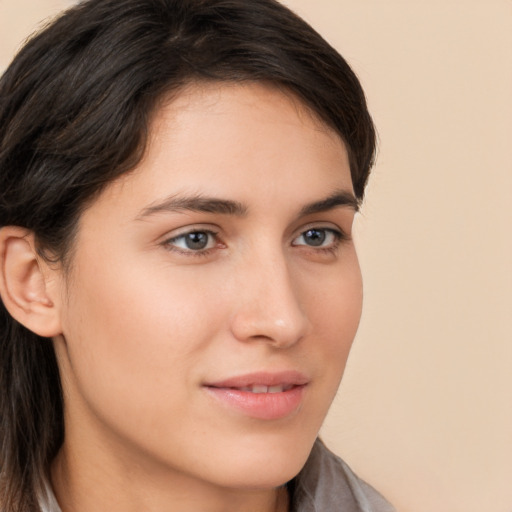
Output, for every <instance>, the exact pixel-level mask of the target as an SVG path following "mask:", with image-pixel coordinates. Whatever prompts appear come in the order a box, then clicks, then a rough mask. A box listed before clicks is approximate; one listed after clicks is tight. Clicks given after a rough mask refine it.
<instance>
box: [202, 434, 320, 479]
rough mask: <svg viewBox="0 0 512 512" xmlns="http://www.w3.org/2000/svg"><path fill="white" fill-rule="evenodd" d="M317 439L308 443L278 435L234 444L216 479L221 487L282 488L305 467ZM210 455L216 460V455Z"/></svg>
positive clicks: (217, 472) (313, 438)
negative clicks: (272, 437)
mask: <svg viewBox="0 0 512 512" xmlns="http://www.w3.org/2000/svg"><path fill="white" fill-rule="evenodd" d="M315 439H316V436H312V437H311V438H308V439H306V440H304V439H300V440H298V439H297V438H296V437H295V436H289V437H288V438H286V439H283V438H282V437H281V436H279V437H277V438H275V439H271V440H269V439H266V440H264V441H263V440H261V439H260V440H255V439H254V438H252V439H249V440H245V441H244V442H238V443H231V446H230V447H229V448H228V449H227V450H226V452H225V453H224V455H223V456H222V459H221V460H222V461H223V462H222V464H219V465H218V466H217V471H216V479H218V480H220V479H221V480H222V482H220V481H219V482H218V483H219V484H220V485H222V486H227V487H232V488H239V489H269V488H276V487H280V486H282V485H284V484H286V482H288V481H290V480H291V479H292V478H294V477H295V476H296V475H297V474H298V473H299V472H300V470H301V469H302V468H303V467H304V464H305V463H306V461H307V459H308V457H309V454H310V452H311V448H312V446H313V443H314V441H315ZM216 451H217V450H216ZM226 454H228V455H226ZM211 455H212V460H213V457H214V456H215V455H214V454H213V453H212V454H211ZM217 460H218V459H217ZM221 468H222V469H221Z"/></svg>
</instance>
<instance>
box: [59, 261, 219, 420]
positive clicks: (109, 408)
mask: <svg viewBox="0 0 512 512" xmlns="http://www.w3.org/2000/svg"><path fill="white" fill-rule="evenodd" d="M89 261H91V260H90V259H89V260H88V262H89ZM121 261H122V260H121ZM113 267H114V268H112V269H111V271H110V272H108V273H106V272H105V271H104V269H101V268H98V266H96V265H91V264H88V265H83V266H82V267H81V268H80V269H79V271H78V272H77V273H76V275H77V276H80V279H77V280H75V281H73V290H74V291H72V292H71V294H70V297H69V306H68V309H67V311H66V318H65V321H64V325H65V328H64V329H65V332H64V334H65V336H66V339H67V341H68V343H67V353H68V357H69V360H70V363H71V364H70V368H72V377H73V379H74V381H75V386H76V387H77V388H78V393H79V394H80V395H81V396H83V397H84V398H85V399H86V401H87V402H88V403H89V406H90V407H93V408H97V409H98V411H96V412H97V413H99V414H103V413H104V414H113V413H115V414H121V415H122V417H124V418H126V414H127V413H132V414H140V413H144V414H147V415H150V414H151V412H152V411H158V410H161V405H162V401H163V402H164V403H166V404H169V405H170V404H175V406H176V407H179V405H180V403H181V401H184V400H186V398H187V397H186V396H185V395H184V393H183V390H185V393H186V390H187V389H191V388H190V386H189V387H187V386H186V384H190V381H191V380H193V379H194V374H193V373H191V372H189V371H187V368H189V369H190V367H192V368H193V367H194V362H196V360H197V359H198V358H199V355H200V353H201V351H202V350H203V347H204V345H206V344H207V343H208V336H207V334H208V333H206V332H204V325H205V323H204V322H205V319H206V318H208V322H206V323H207V325H209V326H210V329H211V330H212V331H214V329H215V327H214V326H213V325H212V321H213V318H212V314H211V312H210V311H209V309H208V304H209V303H210V301H208V297H207V296H206V297H205V296H202V295H201V294H199V293H198V292H197V289H198V288H197V287H194V286H193V283H191V282H190V278H189V279H188V280H187V283H188V284H190V285H191V286H185V285H184V283H180V281H179V279H176V278H174V279H172V280H171V279H169V280H166V279H165V276H166V274H165V273H162V272H157V271H149V272H148V271H147V270H143V268H141V267H140V266H139V267H137V266H136V262H134V261H126V263H120V264H117V265H115V266H113ZM135 269H138V270H135ZM202 326H203V327H202ZM210 334H211V332H210ZM162 395H164V396H162Z"/></svg>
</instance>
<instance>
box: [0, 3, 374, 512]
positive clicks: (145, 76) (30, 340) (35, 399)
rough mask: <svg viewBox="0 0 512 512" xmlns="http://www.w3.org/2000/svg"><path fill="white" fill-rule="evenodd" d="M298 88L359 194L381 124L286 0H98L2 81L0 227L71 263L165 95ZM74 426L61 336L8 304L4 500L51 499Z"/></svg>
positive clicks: (4, 505) (1, 409) (0, 323)
mask: <svg viewBox="0 0 512 512" xmlns="http://www.w3.org/2000/svg"><path fill="white" fill-rule="evenodd" d="M204 80H208V81H219V82H226V81H227V82H239V81H264V82H267V83H270V84H274V85H276V86H278V87H280V88H282V89H284V90H288V91H290V92H291V93H293V94H294V95H295V96H297V97H298V98H299V99H300V100H301V101H303V102H304V104H305V105H307V106H308V107H309V108H310V109H311V110H312V111H313V112H314V113H316V115H318V116H319V117H320V118H321V119H322V120H323V121H324V122H325V123H327V124H328V125H329V126H331V127H332V128H334V129H335V130H336V131H337V133H338V134H339V135H340V136H341V138H342V139H343V140H344V142H345V144H346V146H347V150H348V153H349V159H350V169H351V175H352V181H353V186H354V190H355V194H356V196H357V197H358V198H359V199H361V198H362V196H363V193H364V188H365V184H366V182H367V179H368V174H369V172H370V168H371V166H372V163H373V159H374V154H375V131H374V127H373V123H372V120H371V117H370V115H369V113H368V110H367V106H366V101H365V97H364V94H363V91H362V89H361V86H360V84H359V81H358V79H357V78H356V76H355V74H354V73H353V72H352V70H351V69H350V67H349V66H348V64H347V63H346V62H345V60H344V59H343V58H342V57H341V56H340V55H339V54H338V53H337V52H336V51H335V50H334V49H333V48H332V47H331V46H330V45H329V44H328V43H327V42H326V41H324V40H323V39H322V38H321V37H320V36H319V35H318V34H317V33H316V32H315V31H314V30H313V29H312V28H311V27H310V26H309V25H307V24H306V23H305V22H304V21H303V20H301V19H300V18H299V17H297V16H296V15H294V14H293V13H292V12H291V11H290V10H288V9H287V8H285V7H284V6H282V5H281V4H279V3H278V2H276V1H275V0H250V1H249V0H89V1H84V2H82V3H80V4H79V5H77V6H76V7H74V8H72V9H70V10H68V11H67V12H66V13H64V14H63V15H62V16H61V17H59V18H58V19H56V20H55V21H54V22H53V23H51V24H50V25H49V26H48V27H47V28H45V29H44V30H43V31H42V32H40V33H39V34H38V35H36V36H34V37H33V38H32V39H31V40H30V41H29V42H28V43H27V44H26V45H25V47H24V48H23V49H22V50H21V51H20V52H19V54H18V55H17V56H16V58H15V59H14V61H13V62H12V64H11V65H10V67H9V68H8V69H7V71H6V72H5V74H4V75H3V77H2V78H1V80H0V227H1V226H7V225H16V226H21V227H24V228H27V229H29V230H31V231H32V232H34V233H35V236H36V240H37V243H38V245H39V247H40V250H41V251H44V250H49V251H51V253H52V254H55V255H57V257H58V258H59V259H60V260H61V261H62V262H65V261H66V255H67V254H68V249H69V247H70V243H71V241H72V238H73V233H74V230H75V228H76V225H77V220H78V218H79V216H80V212H81V211H82V209H83V208H84V205H86V204H87V202H89V201H91V200H92V199H93V198H94V197H95V196H96V195H97V194H98V193H99V192H101V190H102V189H103V188H104V187H105V186H106V185H107V184H108V183H109V182H111V181H112V180H114V179H116V178H117V177H119V176H120V175H121V174H123V173H125V172H128V171H129V170H131V169H133V168H134V166H136V164H137V163H138V162H139V161H140V158H141V157H142V154H143V152H144V147H145V142H146V138H147V134H148V126H149V122H150V119H151V114H152V112H153V110H154V109H155V108H156V107H157V104H158V100H159V99H160V98H162V96H163V95H164V94H165V95H168V94H172V93H175V94H176V93H179V91H180V90H181V88H182V87H184V86H186V85H187V84H189V83H191V82H193V81H204ZM63 436H64V424H63V400H62V391H61V384H60V378H59V371H58V366H57V362H56V359H55V354H54V351H53V346H52V343H51V340H49V339H45V338H40V337H39V336H37V335H35V334H34V333H32V332H30V331H28V330H27V329H26V328H25V327H23V326H22V325H20V324H19V323H17V322H16V321H15V320H14V319H12V318H11V317H10V315H9V314H8V313H7V311H6V309H5V307H4V306H3V304H0V493H1V494H0V508H1V509H2V511H9V512H11V511H12V512H21V511H23V512H27V511H28V510H39V507H38V505H37V495H38V492H40V490H41V488H42V486H43V482H44V478H45V474H46V471H47V470H48V467H49V464H50V462H51V460H52V459H53V458H54V456H55V455H56V453H57V451H58V449H59V447H60V445H61V443H62V440H63Z"/></svg>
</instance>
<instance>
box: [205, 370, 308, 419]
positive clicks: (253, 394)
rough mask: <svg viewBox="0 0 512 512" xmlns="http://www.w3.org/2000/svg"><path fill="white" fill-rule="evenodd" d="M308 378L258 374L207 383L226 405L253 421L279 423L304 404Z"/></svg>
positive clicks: (292, 373)
mask: <svg viewBox="0 0 512 512" xmlns="http://www.w3.org/2000/svg"><path fill="white" fill-rule="evenodd" d="M308 382H309V380H308V378H307V377H306V376H304V375H303V374H301V373H299V372H295V371H285V372H276V373H269V372H257V373H251V374H247V375H241V376H237V377H232V378H229V379H225V380H222V381H218V382H212V383H208V384H205V385H204V387H205V389H206V390H207V391H208V392H209V393H210V395H211V396H212V397H213V398H214V399H216V400H218V401H219V402H221V403H222V404H223V405H224V406H226V407H229V408H233V409H235V410H237V411H239V412H241V413H242V414H245V415H247V416H249V417H251V418H257V419H262V420H277V419H281V418H285V417H287V416H289V415H291V414H292V413H294V412H295V411H296V410H297V409H298V408H299V406H300V405H301V403H302V400H303V397H304V392H305V389H306V387H307V385H308Z"/></svg>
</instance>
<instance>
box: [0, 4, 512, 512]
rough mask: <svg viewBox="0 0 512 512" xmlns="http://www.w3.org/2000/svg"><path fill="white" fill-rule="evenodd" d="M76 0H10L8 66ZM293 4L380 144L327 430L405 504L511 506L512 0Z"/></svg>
mask: <svg viewBox="0 0 512 512" xmlns="http://www.w3.org/2000/svg"><path fill="white" fill-rule="evenodd" d="M69 3H71V2H65V1H63V0H60V1H59V0H53V1H51V0H37V1H35V0H0V70H1V69H4V68H5V67H6V66H7V63H8V61H9V60H10V59H11V57H12V55H13V53H14V51H15V49H16V48H17V47H18V45H19V44H20V42H21V41H22V40H23V39H24V38H25V37H26V36H27V35H28V34H29V33H30V32H31V31H32V30H33V29H34V27H36V25H37V22H38V21H39V20H41V19H42V18H44V17H47V16H48V15H50V14H51V13H53V12H55V11H56V10H58V9H60V8H62V7H65V6H66V5H68V4H69ZM286 3H287V4H288V5H289V6H291V7H292V8H293V9H295V10H296V11H297V12H298V13H300V14H301V15H303V16H304V17H305V18H306V19H307V20H308V21H309V22H310V23H311V24H312V25H313V26H314V27H316V28H317V30H318V31H319V32H320V33H322V34H323V35H324V36H325V37H326V38H327V39H328V40H329V41H330V42H331V43H332V44H333V45H334V46H335V47H336V48H337V49H338V50H339V51H340V52H341V53H342V54H343V55H344V56H345V58H346V59H347V60H348V61H349V63H350V64H351V65H352V66H353V67H354V69H355V70H356V72H357V73H358V75H359V77H360V78H361V80H362V82H363V85H364V87H365V90H366V92H367V95H368V100H369V104H370V108H371V110H372V112H373V115H374V119H375V122H376V124H377V126H378V130H379V136H380V154H379V158H378V163H377V166H376V168H375V171H374V175H373V178H372V180H371V183H370V187H369V189H368V193H367V199H366V202H365V205H364V208H363V211H362V214H361V215H360V216H359V218H358V220H357V230H356V231H357V232H356V238H357V243H358V248H359V254H360V259H361V264H362V268H363V273H364V279H365V311H364V314H363V319H362V323H361V327H360V331H359V333H358V336H357V339H356V343H355V346H354V348H353V351H352V355H351V359H350V361H349V364H348V367H347V371H346V374H345V377H344V381H343V384H342V388H341V390H340V393H339V396H338V397H337V399H336V401H335V403H334V405H333V408H332V411H331V413H330V415H329V417H328V420H327V422H326V425H325V427H324V429H323V437H324V439H325V440H326V441H327V443H328V444H329V445H330V446H331V447H332V448H333V449H334V450H335V451H336V452H337V453H339V454H341V455H342V456H343V457H344V458H345V460H347V462H349V464H350V465H351V466H352V467H353V468H354V469H355V470H356V471H357V472H358V473H359V474H360V475H361V476H362V477H364V478H365V479H367V480H368V481H370V482H371V483H372V484H374V485H375V486H376V487H377V488H378V489H379V490H381V491H382V492H383V493H384V494H385V495H386V496H387V497H388V498H389V499H390V500H391V501H392V502H393V503H394V504H395V506H396V507H397V509H398V511H399V512H433V511H435V512H482V511H485V512H511V511H512V396H511V395H512V393H511V391H512V320H511V317H512V229H511V220H512V2H511V1H509V0H464V1H462V0H431V1H429V2H425V1H423V0H409V1H406V0H386V1H382V0H287V2H286Z"/></svg>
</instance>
